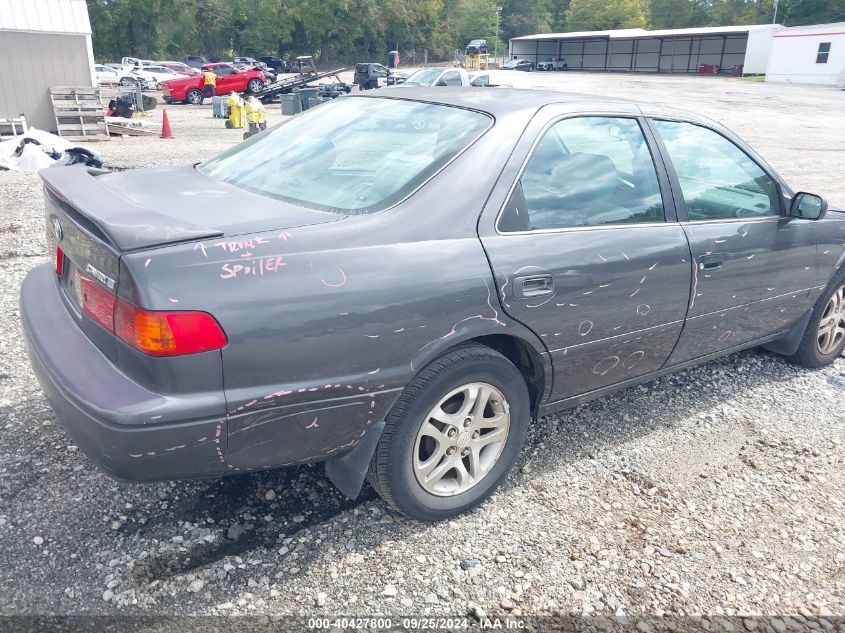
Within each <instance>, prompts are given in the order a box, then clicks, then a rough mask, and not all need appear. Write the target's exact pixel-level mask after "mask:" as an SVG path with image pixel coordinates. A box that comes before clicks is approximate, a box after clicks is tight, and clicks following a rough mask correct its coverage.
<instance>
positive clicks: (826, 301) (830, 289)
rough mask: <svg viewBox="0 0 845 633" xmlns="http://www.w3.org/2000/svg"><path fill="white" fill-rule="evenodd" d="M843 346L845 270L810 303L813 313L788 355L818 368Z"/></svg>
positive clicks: (836, 354) (844, 330)
mask: <svg viewBox="0 0 845 633" xmlns="http://www.w3.org/2000/svg"><path fill="white" fill-rule="evenodd" d="M843 349H845V270H842V271H841V272H840V273H839V274H838V275H836V276H835V277H834V278H833V280H832V281H831V282H830V283H829V284H828V286H827V288H826V289H825V291H824V292H823V293H822V295H821V296H820V297H819V299H818V301H816V304H815V306H813V316H812V317H811V318H810V322H809V323H808V324H807V329H806V330H805V331H804V337H803V338H802V339H801V344H800V345H799V346H798V351H797V352H796V353H795V354H793V355H792V356H790V357H789V360H791V361H792V362H794V363H797V364H799V365H803V366H804V367H809V368H811V369H818V368H820V367H825V366H827V365H830V364H831V363H832V362H833V361H835V360H836V359H837V358H839V356H840V355H841V354H842V350H843Z"/></svg>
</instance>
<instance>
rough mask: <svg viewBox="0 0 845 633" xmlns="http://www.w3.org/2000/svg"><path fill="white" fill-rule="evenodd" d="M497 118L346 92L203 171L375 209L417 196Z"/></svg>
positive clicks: (297, 196) (335, 207) (320, 204)
mask: <svg viewBox="0 0 845 633" xmlns="http://www.w3.org/2000/svg"><path fill="white" fill-rule="evenodd" d="M492 122H493V121H492V119H491V118H490V117H489V116H487V115H486V114H482V113H480V112H475V111H472V110H464V109H461V108H454V107H449V106H444V105H435V104H431V103H421V102H414V101H403V100H398V99H378V98H369V97H341V98H339V99H335V100H334V101H331V102H329V103H325V104H323V105H321V106H320V107H319V108H314V109H309V110H307V111H306V112H304V113H302V114H301V115H297V116H295V117H292V118H291V119H289V120H288V121H286V122H284V123H282V124H280V125H278V126H276V127H274V128H273V129H272V130H269V131H268V132H266V133H262V134H258V135H256V136H254V137H252V138H251V139H250V140H249V141H247V142H245V143H241V144H240V145H236V146H235V147H233V148H231V149H229V150H227V151H225V152H223V153H222V154H220V155H219V156H217V157H216V158H213V159H211V160H210V161H207V162H205V163H202V164H200V166H199V169H200V171H202V172H204V173H206V174H208V175H209V176H211V177H212V178H217V179H219V180H223V181H225V182H228V183H231V184H233V185H235V186H238V187H243V188H244V189H248V190H250V191H253V192H255V193H258V194H261V195H265V196H270V197H273V198H278V199H280V200H285V201H288V202H292V203H295V204H301V205H304V206H308V207H313V208H318V209H323V210H327V211H337V212H344V213H371V212H374V211H379V210H381V209H384V208H387V207H389V206H391V205H393V204H395V203H397V202H399V201H401V200H402V199H403V198H405V197H406V196H408V195H410V194H411V193H412V192H413V191H414V190H415V189H417V188H418V187H419V186H420V185H422V184H423V183H424V182H425V181H426V180H428V179H429V178H430V177H431V176H433V175H434V174H435V173H436V172H437V171H438V170H440V169H441V168H442V167H443V166H444V165H446V163H448V162H449V161H450V160H451V159H453V158H454V157H455V156H457V155H458V154H459V153H460V152H462V151H463V150H465V149H466V148H467V147H469V145H470V144H472V143H473V142H474V141H475V140H476V139H477V138H478V137H479V136H480V135H481V134H482V133H483V132H484V131H485V130H486V129H487V128H488V127H489V126H490V125H491V124H492Z"/></svg>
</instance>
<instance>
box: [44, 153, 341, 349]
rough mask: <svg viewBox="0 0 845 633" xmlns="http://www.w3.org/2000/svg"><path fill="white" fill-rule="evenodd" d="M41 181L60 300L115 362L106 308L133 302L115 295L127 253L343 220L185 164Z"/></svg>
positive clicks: (55, 171) (80, 172) (52, 175)
mask: <svg viewBox="0 0 845 633" xmlns="http://www.w3.org/2000/svg"><path fill="white" fill-rule="evenodd" d="M40 175H41V178H42V180H43V181H44V189H45V201H46V229H47V236H48V243H49V247H50V253H51V256H52V257H53V258H54V265H55V266H56V273H57V278H58V286H59V290H60V292H61V294H62V298H63V300H64V303H65V304H66V306H67V307H68V311H69V313H70V314H71V316H72V318H73V319H74V320H75V321H76V323H77V324H78V325H79V327H80V328H81V329H82V330H83V331H84V332H85V333H86V334H87V335H88V337H89V338H90V339H91V340H92V341H93V342H94V343H95V344H96V345H97V347H99V348H100V350H101V351H102V352H103V353H104V354H106V356H108V357H109V358H112V359H114V357H115V354H116V343H115V337H114V334H113V332H111V331H109V328H108V326H107V324H106V322H107V321H108V319H109V318H110V314H109V310H110V306H111V308H113V306H114V302H115V301H116V298H117V296H118V295H120V296H121V297H122V298H123V299H125V300H128V301H132V297H131V296H129V294H127V293H129V292H130V291H129V289H128V288H125V289H124V292H120V269H121V256H122V255H123V254H124V253H128V252H133V251H139V250H146V249H150V248H158V247H163V246H168V245H171V244H177V243H180V242H189V241H194V240H203V239H211V238H219V237H221V238H222V237H229V236H233V235H238V234H241V233H246V232H249V231H251V230H258V229H259V228H260V229H261V230H268V229H270V230H273V229H276V228H278V229H279V230H285V229H289V228H295V227H300V226H305V225H309V224H315V223H319V222H328V221H336V220H339V219H342V218H343V217H345V216H344V215H342V214H335V213H329V212H321V211H315V210H310V209H304V208H302V207H296V206H294V205H288V204H285V203H281V202H278V201H275V200H272V199H269V198H265V197H263V196H259V195H256V194H252V193H250V192H248V191H245V190H242V189H239V188H237V187H234V186H232V185H229V184H226V183H221V182H218V181H215V180H213V179H211V178H209V177H208V176H205V175H204V174H201V173H200V172H198V171H197V170H196V169H195V168H194V167H193V166H190V165H188V166H184V167H164V168H158V169H142V170H133V171H126V172H107V171H105V170H99V169H91V168H88V167H84V166H71V167H51V168H48V169H45V170H42V171H41V173H40ZM124 294H126V295H127V296H123V295H124ZM141 307H146V308H150V307H151V306H141ZM193 307H197V308H198V306H193Z"/></svg>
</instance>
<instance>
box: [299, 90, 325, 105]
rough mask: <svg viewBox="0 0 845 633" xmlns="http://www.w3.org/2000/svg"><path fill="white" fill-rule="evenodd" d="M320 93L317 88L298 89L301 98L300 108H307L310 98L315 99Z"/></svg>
mask: <svg viewBox="0 0 845 633" xmlns="http://www.w3.org/2000/svg"><path fill="white" fill-rule="evenodd" d="M318 94H320V89H319V88H302V89H301V90H300V91H299V98H300V99H301V100H302V109H303V110H307V109H308V108H309V107H310V106H311V103H310V101H311V99H315V98H316V97H317V95H318Z"/></svg>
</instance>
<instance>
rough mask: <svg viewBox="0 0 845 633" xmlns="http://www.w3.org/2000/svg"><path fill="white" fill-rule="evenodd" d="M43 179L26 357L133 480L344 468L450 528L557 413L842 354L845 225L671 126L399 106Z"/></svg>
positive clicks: (567, 104) (639, 109)
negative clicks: (777, 358) (774, 357)
mask: <svg viewBox="0 0 845 633" xmlns="http://www.w3.org/2000/svg"><path fill="white" fill-rule="evenodd" d="M362 148H378V149H379V150H380V151H376V152H372V151H362ZM480 164H483V165H484V166H485V168H484V169H483V170H479V169H478V165H480ZM468 174H471V175H472V177H468ZM40 175H41V178H42V179H43V181H44V185H45V200H46V205H47V211H46V228H47V233H48V236H49V238H48V244H49V252H50V254H51V256H52V257H53V261H52V262H50V263H46V264H43V265H41V266H38V267H36V268H35V269H34V270H32V271H31V272H30V273H29V274H28V275H27V277H26V279H25V280H24V282H23V286H22V290H21V302H20V314H21V321H22V324H23V332H24V335H25V338H26V341H27V347H28V350H29V355H30V359H31V362H32V365H33V368H34V370H35V374H36V376H37V377H38V381H39V382H40V384H41V387H42V389H43V391H44V394H45V395H46V397H47V399H48V400H49V402H50V403H51V405H52V407H53V410H54V411H55V414H56V416H57V419H58V420H59V421H60V422H61V424H62V425H64V427H65V428H66V429H67V431H68V432H69V433H70V434H71V435H72V436H73V438H74V439H75V441H76V442H77V444H78V445H79V447H80V448H81V449H82V450H83V451H85V452H86V453H87V454H88V455H89V457H90V458H91V459H92V460H93V461H95V462H97V463H98V464H99V465H100V466H102V467H103V468H104V469H105V470H107V471H108V472H110V473H111V474H113V475H115V476H118V477H122V478H127V479H136V480H151V479H172V478H184V477H194V476H215V475H223V474H231V473H237V472H248V471H254V470H259V469H267V468H275V467H280V466H287V465H290V464H300V463H311V462H319V461H324V462H326V465H325V470H326V473H327V474H328V476H329V478H331V480H332V481H333V482H334V483H335V484H336V485H337V486H338V487H339V488H340V489H341V490H342V491H343V492H344V493H345V494H347V495H348V496H351V497H354V496H355V495H357V494H358V492H359V490H360V488H361V485H362V483H363V480H364V477H365V473H366V476H367V478H368V479H369V481H370V482H371V484H372V485H373V487H374V488H375V489H376V491H377V492H379V494H381V495H382V496H383V497H384V499H385V500H386V501H387V503H389V504H390V505H392V506H394V507H395V508H397V509H398V510H400V511H402V512H404V513H406V514H408V515H410V516H413V517H415V518H418V519H421V520H436V519H444V518H447V517H450V516H453V515H455V514H457V513H459V512H462V511H465V510H468V509H470V508H472V507H473V506H476V505H477V504H479V503H480V502H481V501H482V500H484V499H485V498H487V497H488V496H489V495H490V494H491V493H492V492H493V490H494V489H495V488H496V486H497V485H498V484H499V482H501V481H502V479H503V478H504V477H505V475H506V474H507V472H508V470H509V469H510V468H511V466H512V465H513V463H514V461H515V460H516V458H517V455H518V453H519V451H520V448H521V446H522V444H523V441H524V439H525V437H526V434H527V431H528V427H529V425H530V424H531V420H532V418H535V417H537V416H541V415H547V414H552V413H554V412H557V411H559V410H561V409H564V408H566V407H571V406H575V405H577V404H579V403H581V402H584V401H586V400H589V399H592V398H596V397H600V396H601V395H604V394H606V393H609V392H611V391H614V390H616V389H621V388H625V387H630V386H632V385H636V384H638V383H642V382H645V381H648V380H652V379H654V378H656V377H659V376H662V375H665V374H668V373H670V372H674V371H679V370H682V369H684V368H686V367H689V366H691V365H695V364H697V363H702V362H706V361H708V360H710V359H713V358H717V357H720V356H722V355H725V354H729V353H732V352H736V351H738V350H742V349H746V348H750V347H756V346H761V345H762V346H765V347H766V349H768V350H770V351H774V352H777V353H779V354H783V355H785V356H786V357H787V358H788V359H789V360H790V361H792V362H796V363H798V364H800V365H803V366H805V367H811V368H814V367H824V366H826V365H829V364H830V363H832V362H833V361H834V360H836V359H837V358H838V357H839V356H840V354H841V353H842V351H843V347H845V249H844V248H843V235H845V212H843V211H833V210H831V211H828V210H827V204H826V202H825V201H824V199H823V198H821V197H820V196H817V195H813V194H810V193H803V192H801V193H796V192H795V191H794V190H793V189H792V188H790V186H789V185H788V184H787V183H786V182H785V181H784V180H783V179H782V178H781V177H780V176H779V175H778V174H777V173H776V172H775V171H774V170H773V169H772V168H771V167H770V166H769V165H768V164H767V163H766V162H765V161H764V160H763V159H762V158H760V156H758V155H757V154H756V153H755V152H754V151H753V150H752V149H751V148H750V147H748V146H747V145H746V144H745V143H743V142H742V141H741V140H740V139H739V138H737V137H736V136H735V135H733V134H732V133H731V132H730V131H728V130H727V129H725V128H724V127H722V126H721V125H720V124H718V123H716V122H714V121H711V120H709V119H706V118H704V117H700V116H697V115H695V114H692V113H688V112H682V111H676V110H673V109H671V108H670V107H669V106H667V105H665V104H659V105H658V106H651V105H649V104H646V103H636V102H633V101H627V100H613V99H609V98H607V97H591V96H586V95H575V94H566V93H559V92H541V91H534V90H530V91H529V90H526V91H519V90H507V89H497V90H496V91H495V92H491V91H480V90H438V89H434V88H406V89H404V90H403V89H398V88H397V89H386V90H385V91H376V92H368V93H357V94H353V95H349V96H345V97H343V98H341V99H335V100H333V101H331V102H328V103H324V104H322V105H320V106H319V107H318V108H313V109H309V110H308V111H306V112H304V113H303V114H301V115H298V116H296V117H294V118H292V119H290V120H289V121H287V122H286V123H285V124H283V125H280V126H278V127H276V128H275V129H273V130H270V131H267V132H265V133H262V134H260V135H258V136H256V137H254V138H253V139H252V140H251V141H249V142H247V143H243V144H240V145H237V146H234V147H231V148H229V149H227V150H226V151H224V152H223V153H222V154H220V155H219V156H217V157H215V158H212V159H210V160H208V161H206V162H204V163H201V164H199V165H185V166H182V167H173V166H165V167H159V168H148V169H138V170H130V171H118V172H113V173H109V172H107V171H103V170H92V169H90V168H86V167H60V168H53V169H45V170H42V171H41V172H40ZM151 183H154V186H151ZM139 223H140V224H139ZM663 388H665V389H670V388H671V383H665V384H664V386H663Z"/></svg>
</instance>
